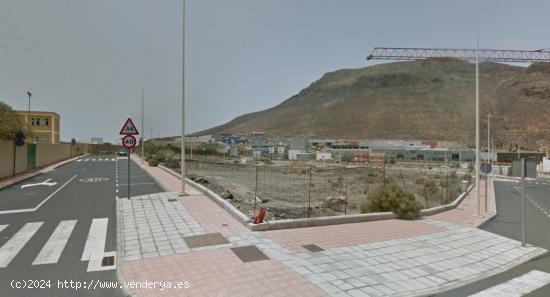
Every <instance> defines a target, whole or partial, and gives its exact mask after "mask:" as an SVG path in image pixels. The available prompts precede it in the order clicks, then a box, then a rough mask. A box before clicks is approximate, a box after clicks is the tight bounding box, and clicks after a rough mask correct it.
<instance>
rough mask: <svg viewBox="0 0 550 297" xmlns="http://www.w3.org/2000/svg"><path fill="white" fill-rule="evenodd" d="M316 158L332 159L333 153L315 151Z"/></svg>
mask: <svg viewBox="0 0 550 297" xmlns="http://www.w3.org/2000/svg"><path fill="white" fill-rule="evenodd" d="M315 160H317V161H326V160H332V154H331V153H330V152H317V153H315Z"/></svg>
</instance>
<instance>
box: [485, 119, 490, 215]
mask: <svg viewBox="0 0 550 297" xmlns="http://www.w3.org/2000/svg"><path fill="white" fill-rule="evenodd" d="M490 135H491V114H487V160H486V164H487V165H486V166H487V169H489V166H488V165H489V158H491V136H490ZM488 200H489V172H488V171H487V173H485V213H487V212H488V211H489V210H488V209H487V201H488Z"/></svg>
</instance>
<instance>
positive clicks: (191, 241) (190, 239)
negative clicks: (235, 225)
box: [183, 233, 229, 249]
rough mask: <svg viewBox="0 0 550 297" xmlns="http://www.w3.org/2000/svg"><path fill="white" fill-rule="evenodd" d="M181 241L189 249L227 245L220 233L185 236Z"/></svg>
mask: <svg viewBox="0 0 550 297" xmlns="http://www.w3.org/2000/svg"><path fill="white" fill-rule="evenodd" d="M183 240H185V243H186V244H187V246H188V247H189V248H190V249H192V248H198V247H203V246H210V245H218V244H225V243H229V241H227V239H225V237H223V235H221V234H220V233H208V234H201V235H193V236H186V237H184V238H183Z"/></svg>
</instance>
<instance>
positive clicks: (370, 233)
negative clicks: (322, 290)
mask: <svg viewBox="0 0 550 297" xmlns="http://www.w3.org/2000/svg"><path fill="white" fill-rule="evenodd" d="M342 226H345V227H344V228H343V227H342ZM444 230H445V229H444V228H442V227H438V226H433V225H429V224H424V223H421V222H420V221H402V220H384V221H373V222H365V223H353V224H345V225H331V226H320V227H310V228H299V229H284V230H274V231H266V232H265V236H266V237H268V238H270V239H272V240H274V241H277V242H279V243H281V244H282V245H283V246H285V247H286V248H287V249H288V250H290V251H292V252H303V251H306V249H304V248H303V246H304V245H306V244H316V245H318V246H320V247H321V248H324V249H330V248H336V247H343V246H350V245H358V244H365V243H372V242H378V241H384V240H392V239H399V238H406V237H414V236H419V235H425V234H430V233H434V232H441V231H444Z"/></svg>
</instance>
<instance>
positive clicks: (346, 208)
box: [344, 162, 349, 215]
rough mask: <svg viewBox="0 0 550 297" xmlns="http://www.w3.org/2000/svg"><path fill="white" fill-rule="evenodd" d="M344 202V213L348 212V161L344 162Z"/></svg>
mask: <svg viewBox="0 0 550 297" xmlns="http://www.w3.org/2000/svg"><path fill="white" fill-rule="evenodd" d="M345 181H346V203H345V204H344V215H346V214H348V203H349V200H348V181H349V162H346V178H345Z"/></svg>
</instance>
